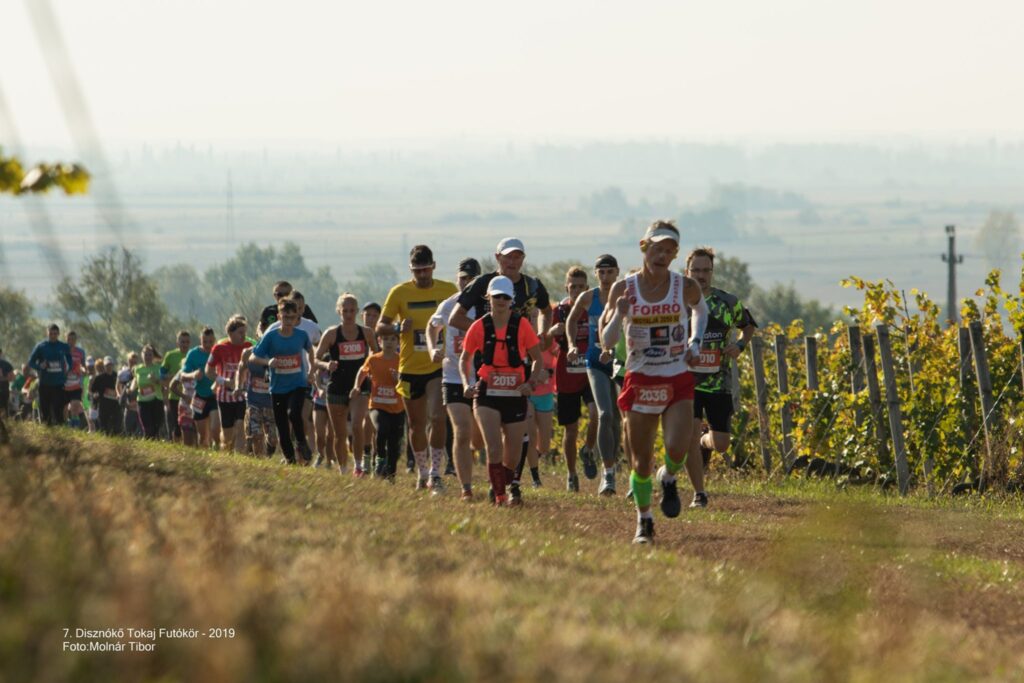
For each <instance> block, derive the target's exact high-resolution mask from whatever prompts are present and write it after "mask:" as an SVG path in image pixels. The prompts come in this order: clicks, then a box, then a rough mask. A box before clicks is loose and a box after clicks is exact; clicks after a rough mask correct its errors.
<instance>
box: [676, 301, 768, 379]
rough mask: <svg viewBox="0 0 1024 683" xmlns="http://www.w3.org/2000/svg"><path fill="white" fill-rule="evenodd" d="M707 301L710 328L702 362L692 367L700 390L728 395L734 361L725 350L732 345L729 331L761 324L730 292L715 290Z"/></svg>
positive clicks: (701, 354) (705, 340)
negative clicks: (732, 361)
mask: <svg viewBox="0 0 1024 683" xmlns="http://www.w3.org/2000/svg"><path fill="white" fill-rule="evenodd" d="M704 298H705V300H706V301H707V304H708V326H707V329H705V330H704V342H703V343H702V344H701V347H700V350H701V353H700V361H699V362H698V363H696V364H695V363H691V364H690V365H691V367H693V370H694V374H695V375H696V378H697V387H696V389H697V391H705V392H708V393H711V394H728V393H730V387H731V384H730V382H729V373H730V367H731V359H730V358H729V357H728V356H726V355H725V354H724V353H723V351H724V349H725V347H727V346H728V345H729V332H730V331H731V330H732V329H733V328H736V329H739V328H742V327H746V326H747V325H753V326H755V327H757V323H756V322H754V317H753V316H752V315H750V311H748V310H747V309H746V308H744V307H743V304H742V303H740V300H739V299H738V298H737V297H735V296H733V295H732V294H729V293H728V292H723V291H722V290H720V289H715V288H714V287H712V288H711V294H709V295H708V296H706V297H704Z"/></svg>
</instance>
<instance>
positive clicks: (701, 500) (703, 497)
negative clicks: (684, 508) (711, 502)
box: [690, 491, 708, 508]
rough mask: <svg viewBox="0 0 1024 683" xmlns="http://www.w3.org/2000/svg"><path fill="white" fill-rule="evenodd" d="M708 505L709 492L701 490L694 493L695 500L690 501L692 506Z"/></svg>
mask: <svg viewBox="0 0 1024 683" xmlns="http://www.w3.org/2000/svg"><path fill="white" fill-rule="evenodd" d="M707 506H708V494H706V493H704V492H703V491H700V492H698V493H695V494H693V502H692V503H690V507H691V508H706V507H707Z"/></svg>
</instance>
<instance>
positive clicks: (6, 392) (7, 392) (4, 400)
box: [0, 349, 14, 417]
mask: <svg viewBox="0 0 1024 683" xmlns="http://www.w3.org/2000/svg"><path fill="white" fill-rule="evenodd" d="M13 381H14V366H13V365H11V364H10V363H9V362H7V359H6V358H4V350H3V349H0V417H7V416H8V415H11V414H12V411H11V382H13Z"/></svg>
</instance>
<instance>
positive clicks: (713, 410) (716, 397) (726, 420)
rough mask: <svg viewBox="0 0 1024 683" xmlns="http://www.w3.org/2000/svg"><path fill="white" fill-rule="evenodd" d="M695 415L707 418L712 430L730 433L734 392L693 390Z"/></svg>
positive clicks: (699, 417)
mask: <svg viewBox="0 0 1024 683" xmlns="http://www.w3.org/2000/svg"><path fill="white" fill-rule="evenodd" d="M693 417H694V418H696V419H698V420H700V419H703V418H707V421H708V425H710V426H711V431H713V432H724V433H726V434H728V433H729V431H730V423H731V421H732V394H723V393H712V392H710V391H695V392H693Z"/></svg>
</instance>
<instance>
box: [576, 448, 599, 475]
mask: <svg viewBox="0 0 1024 683" xmlns="http://www.w3.org/2000/svg"><path fill="white" fill-rule="evenodd" d="M580 460H582V461H583V476H585V477H586V478H587V479H597V460H595V459H594V451H592V450H591V449H589V448H587V447H586V446H584V447H583V448H581V449H580Z"/></svg>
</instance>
